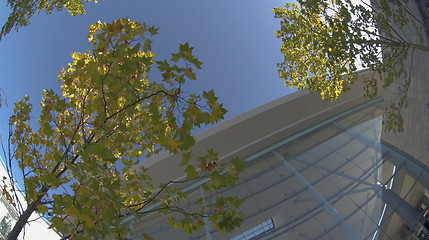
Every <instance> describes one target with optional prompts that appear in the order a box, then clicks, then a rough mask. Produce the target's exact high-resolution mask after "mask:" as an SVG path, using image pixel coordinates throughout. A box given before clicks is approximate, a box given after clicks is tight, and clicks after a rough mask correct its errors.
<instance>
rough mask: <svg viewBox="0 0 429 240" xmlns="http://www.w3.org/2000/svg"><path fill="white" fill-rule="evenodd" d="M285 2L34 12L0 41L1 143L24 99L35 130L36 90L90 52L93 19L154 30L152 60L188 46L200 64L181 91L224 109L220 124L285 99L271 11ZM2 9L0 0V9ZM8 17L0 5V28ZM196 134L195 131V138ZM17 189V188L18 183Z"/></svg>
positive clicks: (131, 4) (157, 1)
mask: <svg viewBox="0 0 429 240" xmlns="http://www.w3.org/2000/svg"><path fill="white" fill-rule="evenodd" d="M285 2H286V1H285V0H282V1H280V0H253V1H249V0H217V1H208V0H150V1H149V0H122V1H119V0H105V1H100V2H99V3H98V4H94V3H88V4H86V9H87V14H86V15H83V16H75V17H71V16H69V14H68V13H67V12H66V11H63V12H60V13H58V12H54V13H52V14H51V15H46V14H45V13H41V14H39V15H35V16H33V17H32V18H31V24H30V25H29V26H28V27H25V28H21V29H20V30H19V32H11V33H10V34H9V35H7V36H6V37H4V38H3V40H2V41H1V42H0V89H2V90H3V91H4V94H5V95H6V96H7V98H8V103H9V108H5V107H3V108H1V109H0V136H1V137H2V138H3V139H4V138H5V137H6V136H7V130H8V128H7V122H8V119H9V116H10V115H11V113H12V107H13V102H15V101H17V100H18V99H21V98H23V97H24V95H26V94H27V95H29V96H30V100H31V102H32V103H33V106H35V111H34V113H33V115H32V117H33V119H34V120H33V122H32V123H33V125H34V124H36V123H37V117H38V112H39V111H40V107H39V103H40V101H41V93H42V90H43V89H54V90H56V91H57V92H59V91H58V90H59V89H60V88H59V85H58V79H57V75H58V72H59V71H60V70H61V69H62V68H63V67H65V66H66V65H67V63H69V62H71V60H72V59H71V54H72V53H73V52H75V51H78V52H83V51H85V50H87V49H90V44H88V42H87V36H88V26H89V25H91V24H93V23H94V22H96V21H98V20H100V21H102V22H110V21H112V20H113V19H118V18H123V17H128V18H130V19H131V20H133V21H142V22H146V23H147V24H148V25H155V26H156V27H159V31H158V32H159V34H158V35H157V36H156V37H154V38H153V41H154V44H153V46H152V50H154V51H155V52H157V54H158V57H159V58H158V60H163V59H165V58H170V54H171V53H172V52H175V51H177V50H178V48H179V44H180V43H185V42H189V44H190V45H191V46H193V47H194V54H195V55H196V56H197V57H198V58H199V60H200V61H202V62H203V65H202V70H200V71H198V72H197V78H198V80H197V81H193V82H188V85H187V86H186V88H187V89H188V91H189V92H192V91H193V92H202V91H203V90H211V89H214V91H215V93H216V95H217V96H218V97H219V101H220V102H223V103H224V106H225V107H226V108H227V109H228V110H229V112H228V114H227V115H226V119H229V118H232V117H234V116H237V115H239V114H241V113H244V112H246V111H248V110H250V109H252V108H255V107H257V106H259V105H262V104H264V103H267V102H269V101H271V100H274V99H276V98H279V97H281V96H284V95H286V94H289V93H291V92H292V90H291V89H289V88H287V87H285V86H284V85H283V82H282V81H281V80H280V79H279V78H278V76H277V67H276V64H277V63H278V62H279V61H281V54H280V46H281V41H280V40H278V39H277V38H276V37H275V33H274V32H275V30H277V29H278V28H279V26H280V24H279V21H278V20H277V19H274V16H273V14H272V12H271V9H272V8H273V7H276V6H282V5H284V3H285ZM2 3H3V4H5V1H3V2H2ZM9 13H10V9H9V8H7V7H6V6H5V5H3V6H0V24H1V25H3V24H4V22H5V21H6V19H7V16H8V15H9ZM196 132H198V131H196ZM19 182H20V185H22V182H21V181H19Z"/></svg>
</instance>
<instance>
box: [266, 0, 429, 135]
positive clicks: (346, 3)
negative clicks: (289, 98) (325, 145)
mask: <svg viewBox="0 0 429 240" xmlns="http://www.w3.org/2000/svg"><path fill="white" fill-rule="evenodd" d="M370 2H371V3H369V1H352V0H311V1H308V0H298V1H297V3H287V4H286V5H285V7H284V8H283V7H277V8H274V9H273V12H274V14H275V17H276V18H279V19H281V28H280V30H279V31H277V32H276V35H277V37H278V38H280V39H281V40H282V47H281V53H282V54H283V56H284V61H283V62H281V63H279V64H278V67H279V77H280V78H282V79H285V85H287V86H289V87H297V88H298V89H302V88H305V89H308V90H309V91H311V92H319V93H320V95H321V97H322V99H326V100H329V101H332V100H335V99H337V98H338V96H339V95H340V94H341V93H342V92H343V91H346V90H348V89H349V88H350V86H351V85H352V84H353V83H354V81H355V80H356V77H357V74H356V70H358V67H359V66H360V67H362V68H368V69H370V70H372V71H374V72H376V73H378V75H379V76H381V81H382V86H383V88H387V87H389V86H390V85H391V83H392V82H393V81H396V80H400V81H401V82H402V83H401V84H400V85H401V87H400V89H399V91H398V95H397V96H396V98H395V99H394V100H393V101H392V102H391V103H390V104H389V105H388V106H387V111H386V112H387V117H386V118H384V120H383V121H384V126H385V128H386V129H388V130H393V131H402V130H403V126H402V125H403V120H402V115H401V109H402V108H403V107H405V106H406V105H407V92H408V88H409V85H410V75H409V73H408V71H407V70H408V69H407V67H406V64H405V61H406V60H407V57H408V56H409V55H411V57H412V55H413V54H414V51H415V50H423V51H429V47H428V46H426V45H425V44H422V42H423V36H422V35H421V33H422V30H421V28H422V26H423V23H422V22H420V20H418V19H417V18H416V17H415V16H414V15H413V14H412V13H411V11H410V10H409V9H408V7H407V5H406V4H407V2H406V1H388V0H377V1H370ZM370 4H371V5H370ZM407 24H412V25H413V26H415V28H416V29H415V30H416V31H415V32H416V34H418V35H419V36H420V38H419V41H416V42H413V41H411V40H409V39H408V38H407V36H404V35H405V34H404V32H403V29H402V28H404V27H405V26H407ZM364 81H365V96H367V97H374V96H376V95H377V92H378V88H377V86H378V81H379V80H378V77H377V76H376V74H374V75H373V77H371V78H368V79H365V80H364Z"/></svg>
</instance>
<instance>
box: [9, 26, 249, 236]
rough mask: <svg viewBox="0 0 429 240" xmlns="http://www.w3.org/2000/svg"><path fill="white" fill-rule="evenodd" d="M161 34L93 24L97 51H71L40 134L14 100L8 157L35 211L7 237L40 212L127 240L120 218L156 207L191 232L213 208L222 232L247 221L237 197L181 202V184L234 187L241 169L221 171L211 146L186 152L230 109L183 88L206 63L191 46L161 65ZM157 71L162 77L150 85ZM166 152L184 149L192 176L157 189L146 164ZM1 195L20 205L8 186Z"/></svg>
mask: <svg viewBox="0 0 429 240" xmlns="http://www.w3.org/2000/svg"><path fill="white" fill-rule="evenodd" d="M155 34H157V29H156V28H155V27H148V26H147V25H146V24H144V23H139V22H132V21H129V20H128V19H120V20H115V21H113V22H112V23H107V24H106V23H101V22H97V23H95V24H94V25H91V26H90V27H89V35H88V41H89V42H90V43H92V45H93V50H92V51H86V52H83V53H73V54H72V58H73V62H72V63H70V64H68V66H67V67H66V68H64V69H63V70H62V71H61V72H60V73H59V75H58V78H59V83H60V84H61V89H62V91H61V95H58V94H57V93H55V92H54V91H52V90H45V91H44V92H43V101H42V102H41V107H42V111H41V114H40V117H39V120H38V125H39V128H38V129H37V130H36V131H34V130H33V129H32V126H31V125H30V121H31V117H30V112H31V109H32V104H31V103H30V101H29V97H27V96H26V97H25V98H24V99H23V100H21V101H19V102H17V103H15V108H14V114H13V115H12V117H11V118H10V122H9V124H10V127H11V129H12V132H11V135H10V138H9V142H10V144H11V146H15V147H10V148H9V154H7V155H8V159H9V160H11V159H13V158H15V159H16V160H17V162H18V163H19V166H20V168H21V170H22V173H23V177H24V183H25V196H26V201H27V203H28V207H27V208H26V209H25V210H24V209H19V208H18V210H19V211H20V213H21V214H20V218H19V220H18V222H17V223H16V225H15V227H14V229H13V230H12V233H13V234H14V235H12V233H11V235H9V238H10V239H14V238H16V237H17V236H18V234H19V231H20V230H21V229H22V228H23V227H24V225H25V223H26V222H27V221H28V217H29V216H30V215H31V213H33V212H34V211H35V212H37V213H39V214H40V215H42V216H43V217H45V218H47V219H48V220H50V222H51V228H55V229H56V230H57V231H59V232H60V233H62V234H63V236H64V237H65V238H72V239H87V238H91V239H94V238H95V239H105V238H107V237H114V238H118V239H122V238H124V237H125V236H126V235H127V231H128V228H127V226H126V225H124V224H122V219H123V218H124V217H127V216H130V215H133V216H134V217H137V218H138V217H140V216H142V215H144V214H145V211H144V210H145V207H148V206H150V205H153V204H157V205H156V206H157V207H156V208H155V209H157V210H159V211H160V213H162V214H166V213H168V212H169V211H176V212H179V213H181V214H182V217H180V218H176V219H170V220H169V223H170V224H172V225H173V226H175V227H181V228H184V229H185V230H186V232H187V233H190V232H192V231H193V230H195V229H197V228H198V227H200V226H201V225H203V221H202V220H201V219H202V217H208V216H204V213H205V212H206V211H205V209H206V208H213V209H221V211H211V212H212V214H211V215H210V221H211V222H212V223H213V225H214V227H216V228H218V229H220V230H230V229H231V228H232V227H234V226H238V225H239V224H240V223H241V213H239V212H238V211H237V208H238V206H239V204H240V203H241V200H239V199H237V198H232V197H228V198H227V197H225V198H224V197H222V196H220V198H219V200H218V201H216V203H214V204H212V205H210V206H208V205H203V204H202V203H201V202H197V204H200V205H201V208H202V209H201V210H200V211H197V212H192V213H190V212H187V211H184V210H183V209H182V208H180V207H179V205H177V204H178V203H179V200H180V199H181V198H184V197H186V194H185V193H183V192H181V189H180V188H177V187H175V184H177V183H183V182H187V181H193V180H196V179H200V178H203V177H205V178H208V179H209V181H208V182H207V184H206V185H205V187H204V188H205V189H206V190H207V191H212V190H213V191H216V190H219V189H220V188H222V187H226V186H233V185H234V184H235V181H236V180H237V179H238V172H239V171H241V170H242V164H241V162H240V160H238V159H234V160H233V161H232V162H231V163H230V164H219V165H218V163H217V160H218V159H217V154H216V153H215V152H213V151H212V150H210V151H208V152H207V153H205V154H202V153H200V154H197V153H193V152H186V151H187V150H188V149H189V148H190V147H191V146H192V145H193V144H194V143H195V140H194V138H193V137H192V136H191V130H192V129H193V128H194V127H199V126H200V125H201V124H213V123H216V122H218V121H219V120H220V119H223V116H224V114H225V113H226V110H225V109H224V108H223V106H222V104H219V103H218V101H217V98H216V96H215V95H214V92H213V91H207V92H203V93H202V94H185V93H183V92H182V91H181V87H182V85H183V84H185V82H186V81H189V80H196V75H195V72H194V70H195V68H196V69H200V66H201V64H202V63H201V62H200V61H199V60H198V59H197V58H196V57H195V56H194V55H193V53H192V51H193V48H192V47H190V45H189V44H188V43H185V44H181V45H180V48H179V52H177V53H174V54H172V58H171V60H170V61H168V60H164V61H156V54H155V53H154V52H152V49H151V43H152V41H151V40H150V36H152V35H155ZM154 65H155V66H156V67H157V68H158V70H159V71H160V72H161V77H160V79H159V80H150V79H149V73H150V72H151V71H153V70H152V68H153V67H154ZM163 150H166V151H169V152H171V153H173V154H176V153H179V152H183V151H185V152H186V153H184V154H183V161H182V164H181V165H182V166H183V167H184V169H185V173H184V174H186V177H185V179H183V180H180V181H170V182H168V183H164V184H161V185H160V186H153V185H152V181H151V178H150V176H149V174H148V172H147V171H148V169H146V168H144V167H139V166H141V164H140V165H139V163H140V162H141V159H143V158H149V157H151V156H153V155H154V154H156V153H159V152H160V151H163ZM190 159H195V160H196V161H194V160H192V161H190ZM3 190H7V191H4V193H5V194H6V195H8V199H10V201H11V203H12V204H15V202H14V199H15V198H14V197H13V193H11V192H10V191H9V190H10V189H3ZM15 206H17V205H15Z"/></svg>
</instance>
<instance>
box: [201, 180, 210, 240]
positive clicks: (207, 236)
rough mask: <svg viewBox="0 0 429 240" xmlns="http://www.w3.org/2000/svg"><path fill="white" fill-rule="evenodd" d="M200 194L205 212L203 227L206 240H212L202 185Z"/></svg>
mask: <svg viewBox="0 0 429 240" xmlns="http://www.w3.org/2000/svg"><path fill="white" fill-rule="evenodd" d="M200 193H201V197H202V198H203V204H204V207H205V212H204V225H205V229H206V239H207V240H213V235H212V231H213V229H212V225H211V224H210V221H209V217H208V212H207V209H208V207H207V200H206V191H204V188H203V186H202V185H200Z"/></svg>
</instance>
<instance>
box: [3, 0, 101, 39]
mask: <svg viewBox="0 0 429 240" xmlns="http://www.w3.org/2000/svg"><path fill="white" fill-rule="evenodd" d="M91 1H93V2H95V3H97V0H85V2H91ZM83 4H84V1H83V0H7V2H6V5H7V6H9V7H10V8H11V9H12V12H11V13H10V15H9V17H8V18H7V21H6V23H5V24H4V25H3V27H2V29H1V32H0V40H1V39H2V38H3V37H4V36H5V35H6V34H8V33H9V32H10V31H12V30H13V29H14V30H16V31H18V29H19V28H21V27H25V26H27V25H29V24H30V18H31V17H32V16H33V15H34V14H35V13H39V12H40V11H42V10H44V11H46V13H48V14H50V13H52V11H53V10H57V11H61V10H62V9H63V8H65V9H66V10H67V11H68V12H69V13H70V15H72V16H74V15H77V14H80V15H82V14H85V9H84V6H83Z"/></svg>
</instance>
